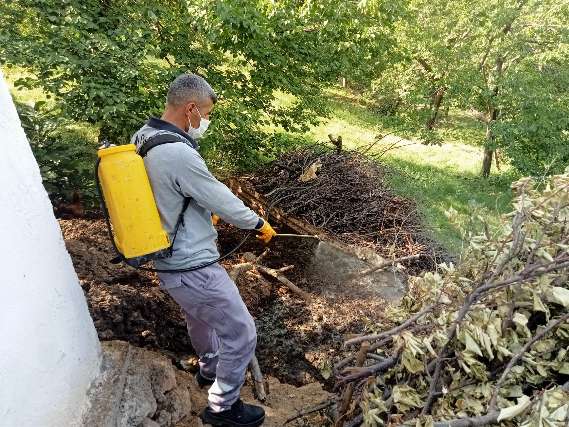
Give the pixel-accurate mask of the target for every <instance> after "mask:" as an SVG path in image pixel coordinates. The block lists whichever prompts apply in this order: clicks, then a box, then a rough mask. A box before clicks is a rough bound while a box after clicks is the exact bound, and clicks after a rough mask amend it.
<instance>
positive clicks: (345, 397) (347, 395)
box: [334, 341, 369, 427]
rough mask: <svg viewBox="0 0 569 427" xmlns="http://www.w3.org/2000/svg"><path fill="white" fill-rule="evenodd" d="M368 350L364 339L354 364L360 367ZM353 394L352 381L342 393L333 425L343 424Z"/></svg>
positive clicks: (367, 344) (338, 426)
mask: <svg viewBox="0 0 569 427" xmlns="http://www.w3.org/2000/svg"><path fill="white" fill-rule="evenodd" d="M368 350H369V341H364V342H363V343H362V345H361V347H360V351H359V352H358V357H357V358H356V366H357V367H362V366H363V365H364V363H365V360H366V355H367V352H368ZM353 394H354V383H350V384H348V385H347V387H346V389H345V390H344V393H343V394H342V404H341V406H340V409H339V410H338V418H336V421H335V422H334V427H342V426H343V425H344V418H346V415H347V413H348V409H350V403H351V402H352V396H353Z"/></svg>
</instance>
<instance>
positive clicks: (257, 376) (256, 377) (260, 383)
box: [249, 356, 267, 402]
mask: <svg viewBox="0 0 569 427" xmlns="http://www.w3.org/2000/svg"><path fill="white" fill-rule="evenodd" d="M249 369H251V374H252V375H253V384H254V386H255V394H256V396H257V399H258V400H260V401H261V402H264V401H265V400H267V393H266V391H265V381H264V380H263V374H262V373H261V367H260V366H259V361H258V360H257V356H253V358H252V359H251V362H249Z"/></svg>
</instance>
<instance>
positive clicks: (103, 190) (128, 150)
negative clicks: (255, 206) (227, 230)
mask: <svg viewBox="0 0 569 427" xmlns="http://www.w3.org/2000/svg"><path fill="white" fill-rule="evenodd" d="M174 142H182V140H181V139H177V138H176V136H174V135H171V134H168V135H164V134H162V135H157V136H156V137H154V138H152V139H151V140H149V141H147V142H145V143H144V145H143V146H142V147H141V148H140V150H139V153H137V152H136V146H135V145H134V144H126V145H118V146H110V144H109V143H108V142H107V141H105V143H104V145H103V146H102V147H101V148H100V149H99V150H98V151H97V162H96V166H95V181H96V183H97V189H98V191H99V199H100V203H101V208H102V210H103V214H104V216H105V221H106V224H107V229H108V232H109V237H110V239H111V242H112V244H113V247H114V248H115V251H116V253H117V255H118V256H117V257H116V258H114V259H113V260H111V262H112V263H115V264H118V263H120V262H124V263H126V264H127V265H129V266H131V267H134V268H138V269H141V270H146V271H154V272H170V273H172V272H180V273H181V272H186V271H194V270H199V269H200V268H204V267H207V266H209V265H212V264H215V263H217V262H219V261H221V260H223V259H225V258H227V257H228V256H230V255H231V254H233V253H234V252H235V251H237V250H238V249H239V248H240V247H241V246H243V244H244V243H245V242H246V241H247V239H248V238H249V237H250V236H251V233H252V232H249V233H248V234H247V235H246V236H245V238H243V239H242V240H241V242H239V244H238V245H237V246H235V248H233V249H232V250H231V251H229V252H228V253H226V254H225V255H223V256H221V257H219V258H217V259H215V260H213V261H211V262H207V263H205V264H203V265H199V266H195V267H190V268H184V269H175V270H162V269H155V268H149V267H144V266H143V265H144V264H145V263H147V262H149V261H151V260H155V259H163V258H167V257H169V256H171V255H172V250H173V246H174V242H175V240H176V235H177V233H178V229H179V227H180V224H181V223H182V222H183V218H184V213H185V211H186V209H187V207H188V205H189V203H190V200H191V199H190V198H186V199H185V200H184V203H183V207H182V212H181V213H180V216H179V218H178V222H177V224H176V227H175V229H174V237H173V238H172V241H171V242H170V238H169V236H168V233H167V232H166V231H165V230H164V228H163V227H162V223H161V221H160V215H159V213H158V208H157V206H156V201H155V200H154V194H153V193H152V187H151V186H150V181H149V179H148V175H147V173H146V168H145V167H144V161H143V157H144V156H145V155H146V154H147V153H148V151H150V150H151V149H152V148H154V147H157V146H158V145H162V144H168V143H174Z"/></svg>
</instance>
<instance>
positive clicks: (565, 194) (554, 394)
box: [335, 172, 569, 427]
mask: <svg viewBox="0 0 569 427" xmlns="http://www.w3.org/2000/svg"><path fill="white" fill-rule="evenodd" d="M513 188H514V191H515V192H516V196H515V199H514V211H513V212H512V213H511V214H510V215H508V216H506V217H504V222H503V227H502V228H501V229H500V230H498V231H496V233H495V234H492V233H491V232H490V231H489V229H488V228H486V229H485V230H484V231H483V232H482V233H481V234H480V235H475V236H474V237H472V238H471V240H470V246H469V248H468V249H467V251H466V253H465V254H464V255H463V259H462V262H460V263H459V264H458V266H457V267H454V266H452V265H442V266H440V269H439V271H438V272H437V273H426V274H425V275H424V276H422V277H416V278H413V280H411V288H410V292H409V294H408V295H407V296H406V297H405V298H404V301H403V303H402V304H401V306H399V307H392V308H391V309H390V312H389V313H388V314H390V315H391V318H393V319H395V320H399V322H396V323H399V324H398V325H397V326H395V327H392V328H391V329H389V330H386V328H385V325H377V330H375V331H372V332H373V333H370V334H369V335H366V336H359V337H356V338H353V339H350V340H348V341H347V342H346V345H347V346H360V347H359V350H358V347H355V348H354V354H353V355H352V356H350V357H348V358H346V359H344V360H342V361H340V362H339V363H337V364H336V366H335V369H336V373H337V388H338V390H339V391H341V392H342V396H343V397H342V399H341V400H340V403H339V404H338V408H339V410H338V412H339V413H338V421H337V423H336V425H338V426H341V425H350V426H352V425H359V424H361V423H362V422H363V423H364V424H365V425H367V426H384V425H400V424H405V425H413V426H422V425H424V426H438V427H443V426H451V427H461V426H486V425H493V424H497V423H500V422H502V423H506V425H512V426H523V427H530V426H534V425H535V426H542V425H545V426H569V252H568V250H569V172H568V173H566V174H565V175H559V176H555V177H553V178H552V179H551V181H550V183H549V184H548V185H547V186H546V187H545V188H544V189H543V190H541V191H540V190H538V189H536V186H535V184H534V183H533V182H532V181H531V180H530V179H527V178H526V179H523V180H520V181H518V182H517V183H514V185H513Z"/></svg>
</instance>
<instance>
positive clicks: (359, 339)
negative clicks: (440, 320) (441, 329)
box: [344, 304, 437, 346]
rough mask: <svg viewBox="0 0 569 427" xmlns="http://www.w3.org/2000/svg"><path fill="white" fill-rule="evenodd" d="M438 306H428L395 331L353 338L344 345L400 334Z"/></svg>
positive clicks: (394, 329)
mask: <svg viewBox="0 0 569 427" xmlns="http://www.w3.org/2000/svg"><path fill="white" fill-rule="evenodd" d="M436 305H437V304H431V305H428V306H427V307H425V308H424V309H422V310H421V311H419V312H418V313H416V314H415V315H414V316H412V317H410V318H409V319H407V320H406V321H405V322H403V323H402V324H401V325H399V326H396V327H395V328H393V329H390V330H389V331H387V332H382V333H380V334H373V335H364V336H363V337H357V338H352V339H351V340H348V341H346V342H345V343H344V345H345V346H348V345H352V344H358V343H361V342H363V341H372V340H378V339H380V338H385V337H388V336H392V335H395V334H398V333H399V332H401V331H402V330H404V329H405V328H407V327H408V326H410V325H411V324H412V323H414V322H415V321H417V320H418V319H420V318H421V317H423V316H424V315H425V314H427V313H429V312H430V311H432V310H433V308H435V306H436Z"/></svg>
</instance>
